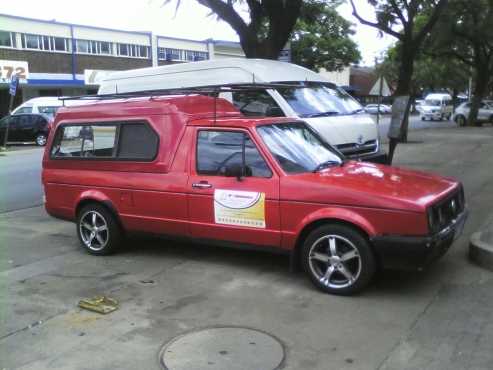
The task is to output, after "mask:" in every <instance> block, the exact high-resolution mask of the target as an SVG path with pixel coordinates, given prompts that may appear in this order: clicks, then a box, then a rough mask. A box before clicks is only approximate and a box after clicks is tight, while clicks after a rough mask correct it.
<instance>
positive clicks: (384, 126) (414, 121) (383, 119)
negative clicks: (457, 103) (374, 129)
mask: <svg viewBox="0 0 493 370" xmlns="http://www.w3.org/2000/svg"><path fill="white" fill-rule="evenodd" d="M373 117H374V118H375V120H376V116H373ZM389 126H390V115H389V114H386V115H383V116H380V123H379V125H378V129H379V132H380V138H381V139H382V140H383V141H386V140H387V133H388V132H389ZM456 126H457V124H456V123H455V122H453V121H421V119H420V118H419V116H418V115H412V116H411V117H410V119H409V130H410V131H414V130H422V129H428V128H444V127H450V128H452V127H456Z"/></svg>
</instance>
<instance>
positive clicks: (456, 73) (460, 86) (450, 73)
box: [378, 42, 469, 95]
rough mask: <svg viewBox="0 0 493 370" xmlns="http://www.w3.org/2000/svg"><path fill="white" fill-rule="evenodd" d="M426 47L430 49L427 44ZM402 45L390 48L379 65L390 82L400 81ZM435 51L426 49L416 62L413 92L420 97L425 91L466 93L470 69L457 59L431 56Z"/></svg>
mask: <svg viewBox="0 0 493 370" xmlns="http://www.w3.org/2000/svg"><path fill="white" fill-rule="evenodd" d="M426 46H428V47H429V45H428V44H427V45H426ZM400 47H401V45H400V43H399V42H398V43H396V44H395V45H393V46H392V47H390V48H389V49H388V50H387V51H386V52H385V55H384V59H383V61H382V62H381V63H380V64H379V65H378V70H379V73H381V74H383V75H384V76H385V77H386V78H387V80H388V81H390V82H391V83H395V82H396V81H397V79H398V73H399V66H400V63H401V60H400V59H401V53H400ZM432 51H433V50H427V49H426V47H425V49H424V50H423V51H422V52H421V53H420V54H419V55H418V56H417V57H416V59H415V61H414V73H413V76H412V82H411V86H412V92H413V93H414V94H416V95H419V94H420V93H421V92H422V91H423V90H438V89H447V90H450V91H452V92H453V91H456V92H460V91H465V89H466V88H467V84H468V79H469V68H466V67H465V66H464V64H463V63H462V62H460V61H459V60H457V59H454V58H450V57H446V56H437V55H430V53H431V52H432Z"/></svg>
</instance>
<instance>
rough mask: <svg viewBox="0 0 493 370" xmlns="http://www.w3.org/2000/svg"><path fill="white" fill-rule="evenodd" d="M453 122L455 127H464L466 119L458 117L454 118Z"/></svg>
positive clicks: (461, 116)
mask: <svg viewBox="0 0 493 370" xmlns="http://www.w3.org/2000/svg"><path fill="white" fill-rule="evenodd" d="M455 121H456V122H457V125H459V126H460V127H464V126H465V125H466V117H464V116H463V115H458V116H457V117H456V118H455Z"/></svg>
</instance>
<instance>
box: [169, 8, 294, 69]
mask: <svg viewBox="0 0 493 370" xmlns="http://www.w3.org/2000/svg"><path fill="white" fill-rule="evenodd" d="M175 1H176V7H177V9H178V7H179V6H180V3H181V0H165V1H164V4H167V3H171V2H175ZM196 1H197V2H198V3H199V4H201V5H203V6H205V7H207V8H209V9H210V10H211V12H212V13H213V14H216V15H217V16H218V17H219V18H220V19H222V20H223V21H225V22H226V23H228V24H229V25H230V26H231V28H233V30H235V31H236V33H237V34H238V36H239V38H240V44H241V47H242V48H243V51H244V52H245V55H246V56H247V58H265V59H277V58H278V56H279V53H280V52H281V50H282V49H283V48H284V46H285V45H286V43H287V42H288V41H289V39H290V37H291V33H292V31H293V28H294V26H295V24H296V21H297V20H298V17H299V15H300V12H301V7H302V5H303V0H196ZM236 3H242V4H246V5H247V7H248V13H249V18H250V21H249V22H247V21H245V20H244V19H243V18H242V16H241V15H240V13H239V12H238V11H237V9H235V4H236Z"/></svg>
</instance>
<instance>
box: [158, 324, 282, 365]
mask: <svg viewBox="0 0 493 370" xmlns="http://www.w3.org/2000/svg"><path fill="white" fill-rule="evenodd" d="M159 357H160V361H161V364H162V365H163V367H164V368H165V369H167V370H195V369H197V370H199V369H200V370H203V369H214V370H220V369H227V370H239V369H245V370H246V369H248V370H250V369H262V370H271V369H278V368H279V366H280V365H281V364H282V362H283V360H284V348H283V346H282V344H281V343H280V342H279V340H277V339H276V338H274V337H272V336H271V335H269V334H267V333H264V332H261V331H258V330H253V329H248V328H238V327H226V328H210V329H204V330H200V331H196V332H192V333H188V334H185V335H182V336H179V337H177V338H175V339H173V340H172V341H171V342H169V343H168V344H166V345H165V346H164V348H163V349H162V350H161V353H160V355H159Z"/></svg>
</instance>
